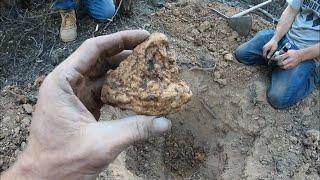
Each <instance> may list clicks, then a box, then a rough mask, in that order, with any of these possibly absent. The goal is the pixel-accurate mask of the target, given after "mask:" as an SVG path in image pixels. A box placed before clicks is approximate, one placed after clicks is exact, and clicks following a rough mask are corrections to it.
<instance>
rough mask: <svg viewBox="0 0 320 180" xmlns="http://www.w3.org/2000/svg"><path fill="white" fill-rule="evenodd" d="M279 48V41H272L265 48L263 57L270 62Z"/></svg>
mask: <svg viewBox="0 0 320 180" xmlns="http://www.w3.org/2000/svg"><path fill="white" fill-rule="evenodd" d="M277 48H278V41H276V40H274V39H271V40H270V41H269V42H268V43H267V44H265V45H264V46H263V49H262V50H263V57H264V58H265V59H267V60H269V59H270V58H271V57H272V55H273V54H274V52H275V51H276V50H277Z"/></svg>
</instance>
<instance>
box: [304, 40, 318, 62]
mask: <svg viewBox="0 0 320 180" xmlns="http://www.w3.org/2000/svg"><path fill="white" fill-rule="evenodd" d="M299 53H300V55H301V61H305V60H308V59H317V60H319V59H320V43H318V44H315V45H313V46H311V47H308V48H304V49H300V50H299Z"/></svg>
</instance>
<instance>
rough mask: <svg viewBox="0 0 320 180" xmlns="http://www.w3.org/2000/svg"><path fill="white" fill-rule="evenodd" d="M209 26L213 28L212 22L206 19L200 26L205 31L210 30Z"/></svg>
mask: <svg viewBox="0 0 320 180" xmlns="http://www.w3.org/2000/svg"><path fill="white" fill-rule="evenodd" d="M209 28H211V24H210V22H209V21H204V22H203V23H201V24H200V26H199V27H198V29H199V31H200V32H205V31H206V30H208V29H209Z"/></svg>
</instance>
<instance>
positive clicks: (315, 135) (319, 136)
mask: <svg viewBox="0 0 320 180" xmlns="http://www.w3.org/2000/svg"><path fill="white" fill-rule="evenodd" d="M306 136H307V137H308V138H309V139H310V140H311V141H313V142H318V141H320V132H319V131H317V130H315V129H311V130H309V131H307V132H306Z"/></svg>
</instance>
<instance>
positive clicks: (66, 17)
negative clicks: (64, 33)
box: [61, 12, 76, 27]
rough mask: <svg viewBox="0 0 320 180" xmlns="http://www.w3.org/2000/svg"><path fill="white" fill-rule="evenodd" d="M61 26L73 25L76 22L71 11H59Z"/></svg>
mask: <svg viewBox="0 0 320 180" xmlns="http://www.w3.org/2000/svg"><path fill="white" fill-rule="evenodd" d="M61 16H62V23H63V24H62V27H68V26H74V25H75V24H76V17H75V16H74V14H73V13H72V12H61Z"/></svg>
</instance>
